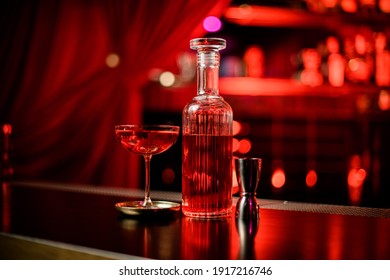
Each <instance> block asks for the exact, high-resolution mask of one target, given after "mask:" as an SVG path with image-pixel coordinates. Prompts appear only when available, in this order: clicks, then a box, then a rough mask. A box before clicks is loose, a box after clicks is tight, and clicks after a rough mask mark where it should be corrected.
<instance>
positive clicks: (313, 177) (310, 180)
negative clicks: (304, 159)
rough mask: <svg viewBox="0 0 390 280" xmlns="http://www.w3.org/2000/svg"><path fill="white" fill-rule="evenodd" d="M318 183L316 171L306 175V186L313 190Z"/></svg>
mask: <svg viewBox="0 0 390 280" xmlns="http://www.w3.org/2000/svg"><path fill="white" fill-rule="evenodd" d="M316 183H317V173H316V172H315V171H314V170H309V172H307V175H306V186H308V187H309V188H312V187H314V186H315V185H316Z"/></svg>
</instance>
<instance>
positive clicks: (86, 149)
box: [0, 0, 230, 187]
mask: <svg viewBox="0 0 390 280" xmlns="http://www.w3.org/2000/svg"><path fill="white" fill-rule="evenodd" d="M229 2H230V0H220V1H203V0H159V1H154V0H142V1H140V0H95V1H93V0H83V1H82V0H78V1H76V0H63V1H43V0H42V1H27V0H22V1H17V0H12V1H5V2H3V4H2V9H1V11H0V18H1V19H0V28H1V29H0V32H1V36H2V38H3V39H2V41H1V43H0V63H1V67H0V68H1V70H0V90H1V93H0V102H1V103H0V106H1V119H0V120H1V121H2V122H10V123H11V124H12V125H13V134H12V143H13V149H12V160H13V164H14V169H15V177H16V178H21V179H38V180H54V181H65V182H76V183H85V184H104V185H116V186H124V187H138V186H139V173H140V168H141V167H140V166H138V165H139V157H137V156H132V155H131V154H129V153H127V152H125V151H124V150H123V149H122V148H121V147H120V145H119V144H118V143H117V142H116V141H115V137H114V132H113V129H114V125H115V124H119V123H141V122H142V96H141V93H140V88H141V87H142V86H143V85H144V84H145V83H146V82H147V74H148V71H149V70H150V69H151V68H154V67H164V66H166V65H167V64H169V63H171V62H172V60H173V59H175V56H176V55H177V54H178V52H179V51H183V50H187V49H188V41H189V40H190V39H191V38H193V37H197V36H202V35H203V30H202V28H201V22H202V19H203V18H204V17H205V16H207V15H215V16H220V15H221V14H222V12H223V10H224V9H225V8H226V7H227V5H228V4H229ZM111 53H114V54H116V55H117V56H118V57H119V64H118V65H117V66H116V67H113V68H112V67H108V66H107V64H106V58H107V56H108V55H109V54H111Z"/></svg>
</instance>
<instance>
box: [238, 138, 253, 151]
mask: <svg viewBox="0 0 390 280" xmlns="http://www.w3.org/2000/svg"><path fill="white" fill-rule="evenodd" d="M251 149H252V142H251V141H250V140H249V139H242V140H241V141H240V143H239V147H238V152H240V153H241V154H246V153H248V152H249V151H250V150H251Z"/></svg>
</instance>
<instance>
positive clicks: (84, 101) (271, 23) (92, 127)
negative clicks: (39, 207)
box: [0, 0, 390, 208]
mask: <svg viewBox="0 0 390 280" xmlns="http://www.w3.org/2000/svg"><path fill="white" fill-rule="evenodd" d="M1 5H2V7H1V11H0V13H1V17H0V18H1V23H0V28H1V30H0V31H1V33H0V34H1V37H2V40H1V48H0V62H1V65H2V67H1V70H0V71H1V72H0V79H1V80H0V87H1V93H0V97H1V100H0V101H1V102H0V106H1V119H0V120H1V122H2V123H3V124H10V125H11V127H12V132H10V131H9V128H10V126H8V125H5V126H4V125H3V138H7V139H9V143H10V144H9V147H7V148H6V149H5V148H4V142H5V141H4V140H3V141H2V147H3V151H5V150H7V151H8V156H7V157H6V158H7V162H6V163H4V162H5V161H4V156H3V169H4V166H6V164H8V165H12V178H13V179H18V180H49V181H60V182H70V183H78V184H93V185H96V186H102V185H106V186H107V185H108V186H119V187H125V188H142V186H143V175H144V174H143V172H144V171H143V159H142V158H140V157H137V156H135V155H132V154H130V153H127V152H126V151H125V150H123V148H122V147H121V146H120V144H119V143H117V142H115V137H114V131H113V127H114V125H115V124H119V123H132V122H143V123H171V124H177V125H181V113H182V109H183V108H184V106H185V104H186V103H187V102H188V101H190V99H191V98H192V97H194V96H195V95H196V77H195V74H196V72H195V71H196V68H195V67H196V65H195V53H194V52H193V51H191V50H190V49H189V40H190V39H192V38H195V37H200V36H207V37H221V38H224V39H226V40H227V48H226V49H225V50H223V51H221V67H220V84H219V88H220V94H221V95H222V96H223V97H224V99H225V100H226V101H227V102H229V104H230V105H231V106H232V108H233V112H234V134H235V135H234V155H235V156H239V157H261V158H263V169H262V177H261V180H260V187H259V193H258V196H259V197H261V198H272V199H282V200H294V201H305V202H316V203H330V204H342V205H359V206H370V207H385V208H388V207H390V146H389V145H390V144H389V143H390V44H389V40H390V0H296V1H293V0H275V1H271V0H269V1H267V0H257V1H255V0H248V1H243V0H240V1H236V0H233V1H222V0H221V1H195V0H193V1H180V0H179V1H177V0H175V1H168V0H164V1H147V0H146V1H135V0H134V1H131V0H128V1H124V0H123V1H119V0H116V1H103V0H96V1H92V0H89V1H87V0H83V1H82V0H78V1H76V0H70V1H26V0H24V1H23V0H19V1H4V2H3V3H2V4H1ZM7 141H8V140H7ZM3 155H4V152H3ZM151 171H152V182H151V184H152V189H154V190H157V189H158V190H167V191H180V190H181V139H180V138H179V141H178V142H177V143H176V144H175V145H174V146H173V147H172V148H171V149H170V150H168V151H167V152H165V153H163V154H161V155H157V156H155V157H153V160H152V168H151ZM8 173H9V172H8ZM3 177H5V175H4V172H3Z"/></svg>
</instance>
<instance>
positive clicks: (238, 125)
mask: <svg viewBox="0 0 390 280" xmlns="http://www.w3.org/2000/svg"><path fill="white" fill-rule="evenodd" d="M241 127H242V126H241V123H240V122H238V121H233V136H234V135H237V134H239V133H240V132H241Z"/></svg>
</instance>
